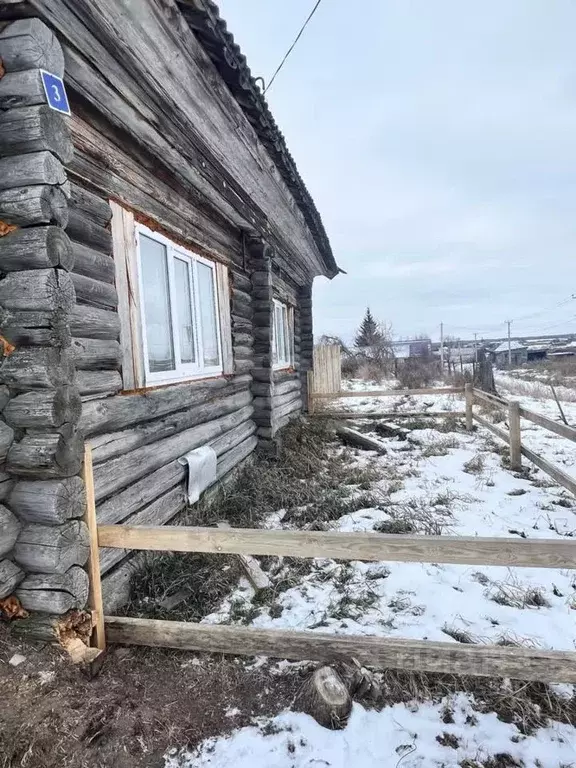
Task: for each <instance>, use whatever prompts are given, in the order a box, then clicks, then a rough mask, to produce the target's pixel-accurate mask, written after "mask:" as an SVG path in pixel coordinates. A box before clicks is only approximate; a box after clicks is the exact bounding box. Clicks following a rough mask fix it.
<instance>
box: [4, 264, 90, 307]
mask: <svg viewBox="0 0 576 768" xmlns="http://www.w3.org/2000/svg"><path fill="white" fill-rule="evenodd" d="M75 301H76V294H75V292H74V286H73V284H72V280H71V278H70V275H69V274H68V273H67V272H63V271H62V270H56V269H29V270H23V271H22V272H9V273H8V274H7V275H6V277H4V279H3V280H0V304H2V306H3V307H5V308H6V309H16V310H26V311H30V310H40V311H51V310H54V309H62V310H66V311H68V310H69V309H71V308H72V306H73V305H74V303H75Z"/></svg>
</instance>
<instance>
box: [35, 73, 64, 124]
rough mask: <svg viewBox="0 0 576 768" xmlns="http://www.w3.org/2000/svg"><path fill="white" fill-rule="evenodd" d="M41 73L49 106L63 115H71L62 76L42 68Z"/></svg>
mask: <svg viewBox="0 0 576 768" xmlns="http://www.w3.org/2000/svg"><path fill="white" fill-rule="evenodd" d="M40 74H41V75H42V85H43V86H44V93H45V94H46V101H47V102H48V106H49V107H50V108H51V109H55V110H56V112H62V114H63V115H70V114H71V112H70V105H69V104H68V96H67V95H66V88H65V87H64V81H63V80H62V78H61V77H58V75H53V74H51V73H50V72H46V71H45V70H44V69H41V70H40Z"/></svg>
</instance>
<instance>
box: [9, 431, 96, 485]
mask: <svg viewBox="0 0 576 768" xmlns="http://www.w3.org/2000/svg"><path fill="white" fill-rule="evenodd" d="M83 445H84V440H83V437H82V434H81V433H80V432H78V431H76V430H75V429H74V427H73V426H72V425H68V424H65V425H64V426H62V427H60V428H59V430H58V431H57V432H27V433H26V434H25V435H24V437H23V438H22V440H20V442H18V443H12V447H11V448H10V450H9V451H8V458H7V461H6V469H7V470H8V471H9V472H11V473H12V474H14V475H18V476H19V477H30V478H34V479H38V480H47V479H49V478H52V477H71V476H72V475H76V474H78V472H79V471H80V467H81V465H82V455H83Z"/></svg>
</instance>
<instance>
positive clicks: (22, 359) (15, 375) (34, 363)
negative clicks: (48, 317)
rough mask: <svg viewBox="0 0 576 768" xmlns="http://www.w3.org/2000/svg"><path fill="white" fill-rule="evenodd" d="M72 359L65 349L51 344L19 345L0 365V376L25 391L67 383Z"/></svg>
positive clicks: (72, 374)
mask: <svg viewBox="0 0 576 768" xmlns="http://www.w3.org/2000/svg"><path fill="white" fill-rule="evenodd" d="M73 378H74V362H73V360H72V358H71V356H70V355H69V354H68V351H67V350H60V349H53V348H51V347H20V348H17V349H15V350H14V352H12V354H11V355H10V356H9V357H6V358H4V360H3V361H2V365H1V366H0V379H2V381H3V382H4V383H5V384H7V385H8V386H9V387H12V388H14V389H19V390H24V391H28V390H31V389H43V388H50V389H52V388H56V387H62V386H66V385H68V384H70V383H71V382H72V380H73Z"/></svg>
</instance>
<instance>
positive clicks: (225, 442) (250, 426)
mask: <svg viewBox="0 0 576 768" xmlns="http://www.w3.org/2000/svg"><path fill="white" fill-rule="evenodd" d="M255 432H256V424H254V422H253V421H252V420H249V421H244V422H243V423H242V424H239V425H238V426H237V427H234V428H233V429H231V430H229V431H228V432H225V433H224V434H223V435H221V436H220V437H217V438H216V439H215V440H211V441H210V442H209V443H208V445H210V447H211V448H213V449H214V450H215V451H216V455H217V456H222V455H223V454H225V453H228V452H229V451H231V450H232V449H233V448H235V447H236V446H237V445H239V444H240V443H243V442H244V441H245V440H247V439H248V438H249V437H252V435H253V434H254V433H255Z"/></svg>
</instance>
